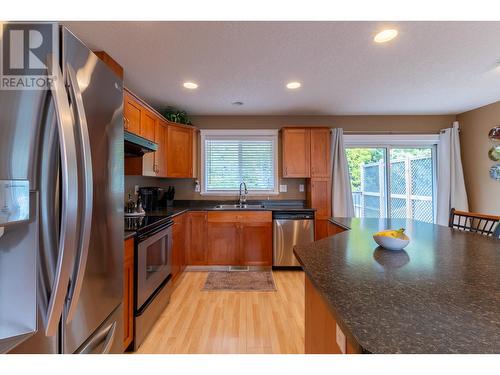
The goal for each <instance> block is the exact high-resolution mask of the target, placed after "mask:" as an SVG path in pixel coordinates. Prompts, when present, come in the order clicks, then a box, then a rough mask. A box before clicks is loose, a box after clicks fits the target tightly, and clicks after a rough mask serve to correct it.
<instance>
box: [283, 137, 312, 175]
mask: <svg viewBox="0 0 500 375" xmlns="http://www.w3.org/2000/svg"><path fill="white" fill-rule="evenodd" d="M310 137H311V130H310V129H307V128H283V129H282V133H281V144H282V162H283V171H282V172H283V177H310V176H311V171H310V153H311V141H310Z"/></svg>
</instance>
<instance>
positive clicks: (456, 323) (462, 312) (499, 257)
mask: <svg viewBox="0 0 500 375" xmlns="http://www.w3.org/2000/svg"><path fill="white" fill-rule="evenodd" d="M331 221H332V222H333V223H335V224H339V225H341V226H344V227H346V228H350V230H347V231H345V232H342V233H339V234H336V235H334V236H331V237H328V238H325V239H322V240H320V241H317V242H313V243H311V244H309V245H303V246H296V247H295V250H294V251H295V254H296V255H297V258H298V259H299V261H300V263H301V264H302V266H303V268H304V271H305V272H306V274H307V276H308V277H309V279H310V280H311V281H312V283H313V284H314V286H315V287H316V288H317V290H318V291H319V292H320V294H321V295H322V296H323V298H324V299H325V300H326V302H327V303H328V304H329V306H330V308H331V311H332V313H333V314H334V316H335V317H336V319H337V320H338V323H339V325H340V326H341V328H342V329H343V330H344V331H345V333H346V334H347V336H348V337H351V338H352V339H354V340H355V341H356V342H357V343H358V344H359V345H360V346H361V347H362V349H363V350H364V351H367V352H371V353H500V239H497V238H491V237H485V236H482V235H480V234H475V233H466V232H461V231H458V230H454V229H450V228H448V227H444V226H439V225H432V224H427V223H423V222H420V221H415V220H404V219H356V218H333V219H332V220H331ZM401 227H403V228H406V233H407V234H408V236H409V237H410V239H411V242H410V244H409V245H408V246H407V247H406V248H405V249H404V250H403V251H397V252H392V251H389V250H385V249H382V248H378V247H377V244H376V243H375V241H374V240H373V238H372V234H373V233H374V232H377V231H379V230H383V229H388V228H391V229H397V228H401Z"/></svg>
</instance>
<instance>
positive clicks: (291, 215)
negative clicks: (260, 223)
mask: <svg viewBox="0 0 500 375" xmlns="http://www.w3.org/2000/svg"><path fill="white" fill-rule="evenodd" d="M273 220H314V212H310V211H309V212H304V211H301V212H274V213H273Z"/></svg>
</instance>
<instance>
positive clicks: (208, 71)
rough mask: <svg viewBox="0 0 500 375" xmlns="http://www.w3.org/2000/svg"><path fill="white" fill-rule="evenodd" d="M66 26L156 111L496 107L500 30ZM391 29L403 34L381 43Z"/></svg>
mask: <svg viewBox="0 0 500 375" xmlns="http://www.w3.org/2000/svg"><path fill="white" fill-rule="evenodd" d="M64 24H66V25H67V26H68V27H69V28H70V29H71V30H72V31H73V32H74V33H75V34H76V35H78V36H79V37H80V38H81V39H82V40H83V41H84V42H86V43H87V44H88V46H89V47H90V48H92V49H95V50H105V51H106V52H108V53H109V54H110V55H111V56H113V58H115V60H117V61H118V62H119V63H120V64H121V65H122V66H123V67H124V69H125V85H126V86H127V87H129V88H130V89H131V90H133V91H134V92H136V93H137V94H138V95H140V96H142V97H143V98H145V99H146V100H148V101H149V102H150V103H151V104H152V105H153V106H164V105H174V106H178V107H180V108H183V109H185V110H187V111H188V112H189V113H190V114H193V115H239V114H241V115H285V114H301V115H354V114H356V115H360V114H363V115H368V114H456V113H461V112H464V111H467V110H469V109H473V108H476V107H480V106H482V105H485V104H488V103H492V102H495V101H498V100H500V68H499V67H498V65H497V63H498V62H499V61H500V38H499V36H500V22H390V23H383V22H65V23H64ZM386 26H391V27H395V28H397V29H398V30H399V36H398V37H397V38H396V39H395V40H393V41H391V42H389V43H386V44H381V45H380V44H376V43H374V42H373V41H372V40H373V36H374V34H375V33H376V32H377V31H379V30H380V29H382V28H384V27H386ZM187 80H192V81H195V82H197V83H198V84H199V88H198V89H197V90H194V91H189V90H187V89H185V88H183V87H182V82H184V81H187ZM291 80H298V81H300V82H302V88H300V89H299V90H296V91H290V90H287V89H286V88H285V83H286V82H288V81H291ZM234 101H242V102H244V105H243V106H234V105H231V103H232V102H234Z"/></svg>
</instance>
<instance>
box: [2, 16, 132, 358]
mask: <svg viewBox="0 0 500 375" xmlns="http://www.w3.org/2000/svg"><path fill="white" fill-rule="evenodd" d="M56 30H57V36H56V43H54V46H52V47H53V50H52V51H51V52H53V53H55V54H56V58H57V59H56V61H58V62H59V63H58V66H57V67H56V69H55V71H56V72H57V74H56V80H55V84H54V85H53V86H52V88H51V89H50V90H0V352H11V353H120V352H122V351H123V350H122V341H123V338H122V335H123V334H122V332H123V327H122V324H123V323H122V320H123V319H122V306H121V300H122V293H123V280H122V278H123V189H124V181H123V157H124V153H123V125H122V123H123V122H122V119H123V114H122V112H123V95H122V80H121V78H119V77H118V76H116V75H115V74H114V73H113V72H112V71H111V69H109V68H108V67H107V66H106V65H105V64H104V63H103V62H102V61H100V60H99V59H98V58H97V57H96V55H95V54H93V53H92V52H91V51H90V50H89V49H88V48H87V47H86V46H85V45H84V44H83V43H82V42H81V41H80V40H78V39H77V38H76V37H75V36H74V35H73V34H72V33H71V32H70V31H69V30H67V29H66V28H64V27H61V26H57V28H56ZM1 37H2V35H1V34H0V38H1ZM3 37H5V35H4V36H3ZM47 61H49V60H47Z"/></svg>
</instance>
